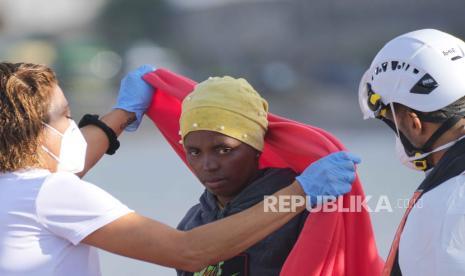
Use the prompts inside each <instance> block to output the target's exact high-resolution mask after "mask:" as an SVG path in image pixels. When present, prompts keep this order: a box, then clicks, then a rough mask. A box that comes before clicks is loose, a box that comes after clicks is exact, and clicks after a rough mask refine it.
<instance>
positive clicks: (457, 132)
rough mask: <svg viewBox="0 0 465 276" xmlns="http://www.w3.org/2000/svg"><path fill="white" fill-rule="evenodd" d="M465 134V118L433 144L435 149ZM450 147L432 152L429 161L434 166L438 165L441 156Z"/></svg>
mask: <svg viewBox="0 0 465 276" xmlns="http://www.w3.org/2000/svg"><path fill="white" fill-rule="evenodd" d="M464 135H465V119H462V120H460V121H459V122H458V123H457V124H456V125H455V126H454V127H452V128H451V129H450V130H449V131H447V132H446V133H444V134H443V135H442V136H441V137H440V138H439V139H438V140H437V141H436V142H435V143H434V144H433V149H435V148H438V147H440V146H442V145H445V144H447V143H449V142H451V141H455V140H457V139H459V138H460V137H462V136H464ZM449 149H450V148H447V149H444V150H441V151H438V152H435V153H432V154H431V155H430V157H429V162H431V164H432V165H433V166H436V164H437V163H438V162H439V161H440V160H441V158H442V157H443V156H444V154H445V153H446V152H447V150H449Z"/></svg>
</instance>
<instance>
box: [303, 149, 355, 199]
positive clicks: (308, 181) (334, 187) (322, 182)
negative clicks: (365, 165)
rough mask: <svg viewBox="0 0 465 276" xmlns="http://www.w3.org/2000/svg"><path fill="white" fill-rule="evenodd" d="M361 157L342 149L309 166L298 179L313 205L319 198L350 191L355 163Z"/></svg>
mask: <svg viewBox="0 0 465 276" xmlns="http://www.w3.org/2000/svg"><path fill="white" fill-rule="evenodd" d="M360 162H361V159H360V157H358V156H355V155H354V154H351V153H348V152H344V151H340V152H335V153H332V154H329V155H327V156H325V157H323V158H321V159H319V160H317V161H315V162H313V163H312V164H311V165H310V166H308V167H307V168H306V169H305V170H304V172H303V173H302V174H301V175H299V176H297V177H296V179H297V181H298V182H299V184H300V186H302V188H303V190H304V191H305V193H306V194H307V196H308V197H309V198H310V204H311V206H315V205H316V204H318V203H320V200H319V199H324V198H325V197H328V196H334V197H337V196H340V195H343V194H345V193H348V192H350V190H351V189H352V183H353V182H354V180H355V164H359V163H360Z"/></svg>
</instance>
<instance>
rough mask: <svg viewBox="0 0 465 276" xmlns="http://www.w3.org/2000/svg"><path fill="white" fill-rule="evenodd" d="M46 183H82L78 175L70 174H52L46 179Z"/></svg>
mask: <svg viewBox="0 0 465 276" xmlns="http://www.w3.org/2000/svg"><path fill="white" fill-rule="evenodd" d="M45 182H46V183H49V184H50V183H57V182H58V183H71V184H72V183H79V182H84V181H82V180H81V179H80V178H79V177H78V176H77V175H75V174H74V173H70V172H55V173H51V174H50V175H48V176H47V178H46V179H45Z"/></svg>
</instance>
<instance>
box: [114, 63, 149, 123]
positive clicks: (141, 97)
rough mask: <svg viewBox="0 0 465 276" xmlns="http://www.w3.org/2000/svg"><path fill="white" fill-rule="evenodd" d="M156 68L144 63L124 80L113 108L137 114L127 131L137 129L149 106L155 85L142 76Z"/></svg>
mask: <svg viewBox="0 0 465 276" xmlns="http://www.w3.org/2000/svg"><path fill="white" fill-rule="evenodd" d="M154 70H155V67H153V66H152V65H148V64H145V65H142V66H140V67H138V68H137V69H136V70H134V71H131V72H129V73H128V74H127V75H126V76H125V77H124V78H123V79H122V80H121V84H120V88H119V93H118V99H117V100H116V105H115V106H114V107H113V109H116V108H118V109H123V110H126V111H128V112H134V113H135V114H136V121H134V122H133V123H131V124H130V125H128V126H127V127H126V130H127V131H135V130H136V129H137V128H138V127H139V125H140V123H141V121H142V117H143V116H144V113H145V111H146V110H147V108H148V107H149V105H150V103H151V101H152V96H153V87H152V86H150V85H149V84H148V83H146V82H145V81H144V80H143V79H142V77H143V76H144V75H145V74H147V73H149V72H152V71H154Z"/></svg>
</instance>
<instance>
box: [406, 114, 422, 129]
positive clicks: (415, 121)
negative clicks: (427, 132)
mask: <svg viewBox="0 0 465 276" xmlns="http://www.w3.org/2000/svg"><path fill="white" fill-rule="evenodd" d="M407 114H408V117H409V126H410V128H411V129H412V130H413V131H415V132H418V133H420V132H421V131H422V130H423V123H422V122H421V120H420V118H418V115H417V114H416V113H415V112H412V111H408V112H407Z"/></svg>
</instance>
